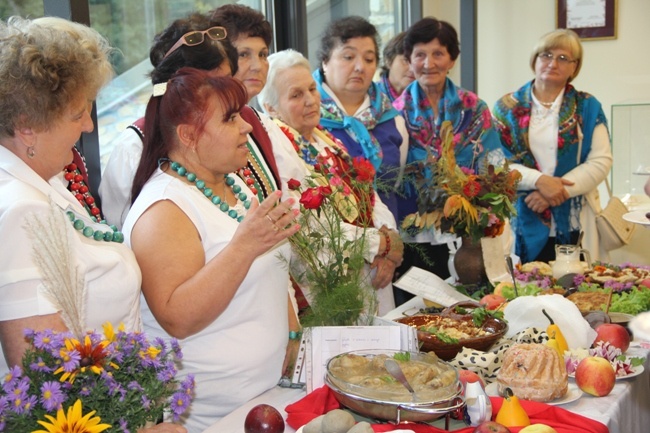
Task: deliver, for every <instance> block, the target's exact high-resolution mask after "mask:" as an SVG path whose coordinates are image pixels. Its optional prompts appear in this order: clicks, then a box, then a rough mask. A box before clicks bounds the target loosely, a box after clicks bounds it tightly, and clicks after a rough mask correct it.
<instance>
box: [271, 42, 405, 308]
mask: <svg viewBox="0 0 650 433" xmlns="http://www.w3.org/2000/svg"><path fill="white" fill-rule="evenodd" d="M258 101H259V103H260V104H261V105H262V106H263V108H264V110H265V111H266V112H267V113H269V115H270V116H271V117H272V118H273V119H274V121H275V122H276V123H277V124H278V125H279V126H280V129H282V130H283V131H285V132H287V136H288V137H289V138H290V140H292V141H293V143H294V149H295V152H296V153H297V155H298V156H299V157H300V159H301V160H302V161H303V173H302V174H301V175H297V176H296V178H297V179H298V180H302V179H303V178H304V177H305V176H307V175H308V174H309V173H310V171H311V170H313V165H314V164H315V163H316V156H318V155H325V154H326V152H327V150H330V151H332V152H333V153H334V154H337V153H338V154H340V155H342V157H349V155H348V153H347V150H346V149H345V148H344V147H343V144H342V143H341V142H340V141H339V140H337V139H336V138H335V137H334V136H333V135H331V134H330V133H329V132H327V131H326V130H325V129H323V128H321V127H319V122H320V93H319V91H318V88H317V85H316V82H315V81H314V78H313V77H312V75H311V71H310V65H309V61H308V60H307V59H306V58H305V57H303V55H302V54H300V53H299V52H297V51H294V50H284V51H280V52H278V53H275V54H273V55H271V56H269V72H268V82H267V85H266V86H265V87H264V89H263V90H262V92H261V93H260V94H259V95H258ZM278 163H279V167H278V168H279V169H280V171H282V170H283V168H284V167H283V165H282V162H281V161H278ZM372 217H373V218H372V219H373V226H372V227H367V228H366V230H365V236H366V240H367V241H368V243H369V245H370V248H369V252H368V256H367V257H366V260H367V261H368V263H371V265H370V266H371V268H372V269H374V270H375V274H374V277H373V280H372V283H373V286H374V287H375V288H376V289H377V294H378V298H379V314H380V315H382V314H385V313H386V312H388V311H390V310H391V309H392V308H394V306H395V303H394V299H393V290H392V285H391V279H392V277H393V272H394V270H395V267H396V266H397V265H398V264H399V263H401V261H402V252H403V247H402V242H401V239H400V237H399V234H398V233H397V231H396V230H395V228H396V226H395V219H394V217H393V215H392V213H391V212H390V210H388V208H387V207H386V206H385V205H384V204H383V203H382V202H381V200H380V199H379V197H378V196H377V194H376V193H375V204H374V207H373V209H372ZM355 224H357V223H356V222H351V223H350V231H349V232H350V233H352V232H355V230H354V225H355ZM357 225H358V224H357ZM387 238H388V239H390V240H388V241H386V239H387ZM384 253H386V254H384ZM307 297H308V298H309V295H308V294H307Z"/></svg>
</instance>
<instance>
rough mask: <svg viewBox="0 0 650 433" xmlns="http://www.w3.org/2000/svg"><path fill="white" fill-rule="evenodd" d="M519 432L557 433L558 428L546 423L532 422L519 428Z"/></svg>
mask: <svg viewBox="0 0 650 433" xmlns="http://www.w3.org/2000/svg"><path fill="white" fill-rule="evenodd" d="M519 433H557V430H555V429H554V428H553V427H551V426H548V425H546V424H531V425H529V426H528V427H524V428H522V429H521V430H519Z"/></svg>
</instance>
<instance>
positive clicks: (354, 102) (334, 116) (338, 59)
mask: <svg viewBox="0 0 650 433" xmlns="http://www.w3.org/2000/svg"><path fill="white" fill-rule="evenodd" d="M377 38H378V34H377V29H376V28H375V26H373V25H372V24H370V23H369V22H368V21H366V20H365V19H363V18H361V17H356V16H352V17H346V18H342V19H340V20H337V21H334V22H332V23H330V25H329V26H328V27H327V29H326V30H325V32H324V34H323V37H322V38H321V46H320V49H319V51H318V60H319V61H320V64H321V66H320V68H319V69H317V70H316V71H314V74H313V76H314V80H315V81H316V85H317V86H318V91H319V93H320V96H321V121H320V124H321V125H322V126H323V127H325V128H326V129H327V130H328V131H330V132H331V133H332V134H333V135H334V136H335V137H336V138H338V139H339V140H341V141H342V142H343V145H344V146H345V148H346V150H347V151H348V153H349V154H350V156H352V157H355V156H363V157H365V158H366V159H367V160H369V161H370V162H371V163H372V165H373V166H374V167H375V170H376V171H377V177H378V179H379V180H380V181H379V182H378V183H377V191H378V193H379V197H380V198H381V201H382V202H384V204H385V205H386V206H388V208H389V209H390V210H391V212H392V213H393V215H395V216H396V215H397V195H396V194H395V191H394V187H395V185H396V184H397V182H398V180H399V175H400V170H401V168H402V167H403V165H404V162H405V161H406V149H407V143H408V136H407V132H406V128H405V126H404V119H402V116H400V115H399V114H398V113H397V111H395V110H394V109H393V107H392V106H391V104H390V100H389V99H388V97H387V96H386V95H384V94H383V93H382V92H381V90H380V89H379V86H378V85H377V84H376V83H373V81H372V78H373V76H374V75H375V71H376V70H377V64H378V62H379V48H378V47H379V43H378V41H377Z"/></svg>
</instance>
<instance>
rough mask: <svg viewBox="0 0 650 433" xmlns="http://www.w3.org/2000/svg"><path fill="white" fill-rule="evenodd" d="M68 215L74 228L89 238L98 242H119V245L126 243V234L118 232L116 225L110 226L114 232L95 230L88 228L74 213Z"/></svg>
mask: <svg viewBox="0 0 650 433" xmlns="http://www.w3.org/2000/svg"><path fill="white" fill-rule="evenodd" d="M66 214H67V215H68V218H69V219H70V221H71V222H72V227H74V228H75V230H79V231H80V232H81V233H82V234H83V235H84V236H85V237H87V238H93V239H94V240H96V241H106V242H117V243H118V244H121V243H122V242H124V234H122V232H120V231H118V230H117V227H115V226H114V225H112V226H110V227H111V229H112V231H102V230H95V229H93V228H92V227H90V226H87V225H86V223H84V222H83V220H80V219H77V217H76V215H75V214H74V212H72V211H67V212H66ZM103 222H104V221H102V223H103Z"/></svg>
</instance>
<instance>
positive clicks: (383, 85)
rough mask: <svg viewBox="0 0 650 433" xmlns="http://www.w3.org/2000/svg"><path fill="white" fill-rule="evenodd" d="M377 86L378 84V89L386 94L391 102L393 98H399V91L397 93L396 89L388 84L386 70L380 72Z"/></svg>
mask: <svg viewBox="0 0 650 433" xmlns="http://www.w3.org/2000/svg"><path fill="white" fill-rule="evenodd" d="M377 86H379V90H381V91H382V93H383V94H384V95H386V96H388V99H389V100H390V102H391V103H392V102H394V101H395V99H397V98H399V93H397V90H395V89H394V88H393V86H392V85H391V84H390V81H389V80H388V72H387V71H383V72H382V73H381V75H380V76H379V82H378V83H377Z"/></svg>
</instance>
